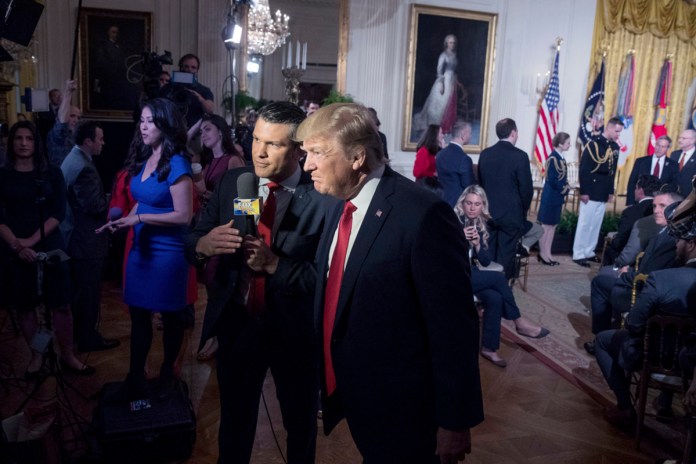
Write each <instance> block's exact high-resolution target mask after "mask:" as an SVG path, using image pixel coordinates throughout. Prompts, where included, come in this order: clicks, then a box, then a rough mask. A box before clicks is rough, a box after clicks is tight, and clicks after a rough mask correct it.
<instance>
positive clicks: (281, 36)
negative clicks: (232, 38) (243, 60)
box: [247, 0, 290, 55]
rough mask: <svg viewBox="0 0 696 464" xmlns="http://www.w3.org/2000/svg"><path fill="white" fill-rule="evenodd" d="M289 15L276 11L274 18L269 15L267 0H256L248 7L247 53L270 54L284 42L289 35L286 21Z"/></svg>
mask: <svg viewBox="0 0 696 464" xmlns="http://www.w3.org/2000/svg"><path fill="white" fill-rule="evenodd" d="M289 20H290V17H289V16H288V15H286V14H282V13H281V12H280V10H278V11H276V14H275V19H273V18H272V17H271V9H270V8H269V6H268V0H257V2H256V4H255V5H254V6H253V7H251V8H250V9H249V17H248V29H247V53H248V54H249V55H270V54H271V53H273V52H274V51H275V50H276V49H277V48H278V47H280V46H281V45H283V44H284V43H285V38H286V37H287V36H289V35H290V32H289V31H288V21H289Z"/></svg>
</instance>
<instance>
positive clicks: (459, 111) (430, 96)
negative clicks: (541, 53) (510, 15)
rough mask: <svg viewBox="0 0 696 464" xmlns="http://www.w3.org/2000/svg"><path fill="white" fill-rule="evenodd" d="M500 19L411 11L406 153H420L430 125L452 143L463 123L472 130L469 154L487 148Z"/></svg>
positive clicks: (426, 9)
mask: <svg viewBox="0 0 696 464" xmlns="http://www.w3.org/2000/svg"><path fill="white" fill-rule="evenodd" d="M496 20H497V15H495V14H490V13H478V12H472V11H465V10H455V9H450V8H438V7H431V6H423V5H412V6H411V17H410V21H411V24H410V33H409V46H408V59H407V62H408V74H407V84H406V111H405V115H404V131H403V134H404V137H403V143H402V148H403V149H404V150H415V149H416V145H417V144H418V141H419V139H420V138H421V137H422V135H423V133H424V132H425V131H426V129H427V128H428V126H430V125H438V126H440V128H441V129H442V132H443V134H445V138H446V139H449V138H451V131H452V126H453V125H454V123H455V121H457V120H458V119H462V120H465V121H468V122H470V123H471V125H472V136H471V140H470V141H469V144H468V145H466V146H465V147H464V149H465V151H467V152H468V153H479V152H480V151H481V150H482V149H483V144H485V141H486V128H487V123H488V112H489V106H490V105H489V100H490V87H491V79H492V72H493V52H494V49H495V48H494V47H495V44H494V41H495V28H496Z"/></svg>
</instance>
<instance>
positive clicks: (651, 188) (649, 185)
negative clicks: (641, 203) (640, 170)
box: [636, 174, 662, 197]
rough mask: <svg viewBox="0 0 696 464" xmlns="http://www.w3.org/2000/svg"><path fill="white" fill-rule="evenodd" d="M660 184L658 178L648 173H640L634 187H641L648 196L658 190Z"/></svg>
mask: <svg viewBox="0 0 696 464" xmlns="http://www.w3.org/2000/svg"><path fill="white" fill-rule="evenodd" d="M661 186H662V184H661V183H660V179H658V178H657V177H655V176H651V175H650V174H641V175H640V176H638V180H637V181H636V188H639V189H643V193H644V194H645V195H647V196H649V197H652V196H653V195H654V194H655V192H657V191H658V190H660V187H661Z"/></svg>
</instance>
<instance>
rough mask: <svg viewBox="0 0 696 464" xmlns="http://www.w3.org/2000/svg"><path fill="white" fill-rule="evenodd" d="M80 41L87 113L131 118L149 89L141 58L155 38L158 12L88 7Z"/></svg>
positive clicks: (82, 98) (83, 100) (82, 94)
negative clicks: (144, 84) (155, 20)
mask: <svg viewBox="0 0 696 464" xmlns="http://www.w3.org/2000/svg"><path fill="white" fill-rule="evenodd" d="M79 41H80V42H79V43H80V54H79V56H80V61H79V62H80V85H79V88H80V105H81V106H82V111H83V112H84V114H85V116H87V117H91V118H109V119H131V118H132V117H133V111H134V110H135V109H137V108H138V106H139V102H140V98H141V94H142V92H143V83H142V65H141V62H142V57H143V53H144V52H149V51H150V47H151V43H152V15H151V14H150V13H148V12H140V11H123V10H104V9H97V8H83V9H82V15H81V17H80V36H79Z"/></svg>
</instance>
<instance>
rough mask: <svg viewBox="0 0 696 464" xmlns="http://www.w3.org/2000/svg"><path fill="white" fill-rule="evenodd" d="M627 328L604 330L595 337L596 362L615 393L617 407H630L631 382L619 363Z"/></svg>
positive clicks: (626, 337) (626, 336)
mask: <svg viewBox="0 0 696 464" xmlns="http://www.w3.org/2000/svg"><path fill="white" fill-rule="evenodd" d="M628 337H629V334H628V331H627V330H605V331H603V332H600V333H599V334H598V335H597V338H595V356H596V357H597V364H598V365H599V368H600V369H601V370H602V374H603V375H604V378H605V379H606V381H607V384H608V385H609V388H611V390H612V391H613V392H614V395H616V405H617V406H618V408H619V409H628V408H630V407H631V395H630V388H631V382H630V379H629V377H628V374H627V373H626V371H625V370H624V369H623V367H621V366H620V365H619V354H620V353H621V346H622V345H623V344H624V342H625V341H626V340H627V339H628Z"/></svg>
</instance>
